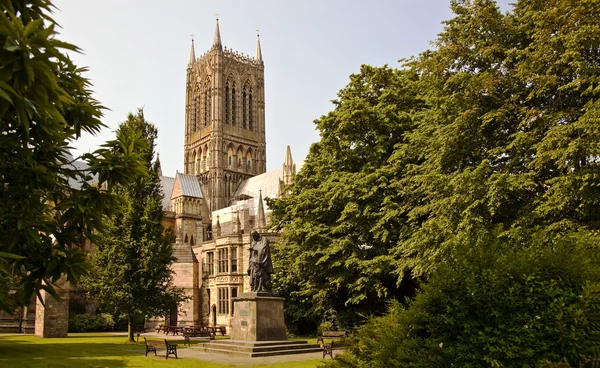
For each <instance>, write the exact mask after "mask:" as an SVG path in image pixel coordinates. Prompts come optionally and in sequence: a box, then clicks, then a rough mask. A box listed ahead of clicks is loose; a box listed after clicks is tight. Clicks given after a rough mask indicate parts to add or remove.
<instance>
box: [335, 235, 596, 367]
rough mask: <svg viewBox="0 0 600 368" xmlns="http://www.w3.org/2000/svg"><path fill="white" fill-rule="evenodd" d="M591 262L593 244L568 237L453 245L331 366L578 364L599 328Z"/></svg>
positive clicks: (364, 328)
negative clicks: (405, 301)
mask: <svg viewBox="0 0 600 368" xmlns="http://www.w3.org/2000/svg"><path fill="white" fill-rule="evenodd" d="M597 264H598V255H597V250H593V249H585V248H583V247H578V246H575V245H572V244H555V245H554V246H533V247H531V248H529V249H520V250H506V249H503V248H502V247H500V246H494V247H492V246H489V247H487V248H486V249H468V250H465V251H463V252H462V253H460V252H455V254H454V257H453V259H452V260H451V261H449V262H447V263H446V264H443V265H440V267H439V269H438V272H437V273H436V274H435V275H434V276H433V277H432V279H431V280H430V282H429V283H428V284H426V285H425V286H424V287H423V288H422V290H421V293H420V294H419V295H418V296H417V297H416V299H415V300H414V301H413V302H412V303H411V305H410V307H409V308H408V309H406V310H405V309H404V308H403V307H402V306H401V305H400V303H398V302H394V303H392V304H391V306H390V309H389V313H388V314H387V315H385V316H382V317H375V318H371V319H370V320H368V322H367V323H366V324H365V325H364V326H362V327H360V328H359V329H358V331H357V333H356V335H355V336H354V339H353V340H351V341H352V342H351V345H350V346H349V347H348V349H347V353H345V354H342V355H339V359H336V361H333V362H331V363H329V365H331V366H334V367H423V368H425V367H426V368H432V367H450V366H455V367H464V368H469V367H473V368H475V367H544V366H545V365H544V362H545V361H549V362H561V361H563V360H566V361H568V362H569V363H570V364H572V365H573V366H578V364H579V359H580V357H581V356H582V355H583V356H585V355H591V354H592V353H593V344H594V339H593V338H591V337H592V336H597V334H598V331H597V328H598V326H597V325H596V320H597V314H598V312H597V309H596V308H592V307H591V305H595V304H596V301H597V298H598V293H596V292H595V290H596V291H597V290H598V285H600V284H599V278H598V272H599V270H598V267H597ZM594 326H596V327H594Z"/></svg>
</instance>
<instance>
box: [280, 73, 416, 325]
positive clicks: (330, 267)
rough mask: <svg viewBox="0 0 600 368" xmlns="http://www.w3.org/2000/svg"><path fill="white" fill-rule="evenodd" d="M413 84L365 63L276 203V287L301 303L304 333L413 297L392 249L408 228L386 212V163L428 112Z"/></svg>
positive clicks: (292, 317) (298, 315) (297, 310)
mask: <svg viewBox="0 0 600 368" xmlns="http://www.w3.org/2000/svg"><path fill="white" fill-rule="evenodd" d="M415 79H416V75H415V74H414V73H411V72H410V71H400V70H397V69H393V68H388V67H387V66H384V67H381V68H376V67H371V66H367V65H363V66H362V67H361V71H360V73H358V74H355V75H352V76H351V77H350V83H349V84H348V86H346V87H345V88H344V89H343V90H341V91H340V92H339V93H338V97H339V98H338V100H336V101H334V104H335V109H334V111H332V112H330V113H329V114H328V115H326V116H323V117H321V119H319V120H317V121H316V122H315V123H316V124H317V127H318V129H319V130H320V132H321V140H320V142H318V143H315V144H313V145H312V147H311V149H310V152H309V154H308V157H307V159H306V163H305V165H304V167H303V168H302V171H301V172H300V173H299V175H298V176H297V177H296V179H295V183H294V184H293V185H292V186H291V188H290V194H289V195H288V196H286V197H284V198H282V199H279V200H275V201H269V206H270V207H271V208H272V209H273V216H272V220H271V221H272V223H273V224H274V226H275V227H276V228H277V229H278V230H283V234H282V237H281V240H280V241H279V242H278V244H276V245H275V246H274V249H273V254H274V257H273V259H274V261H275V262H276V265H275V269H276V274H275V277H274V284H275V286H276V289H277V290H278V292H280V293H282V294H283V295H288V296H289V298H290V299H291V300H292V301H293V302H291V303H288V304H287V305H288V307H287V308H286V313H287V315H286V320H288V321H295V322H297V325H302V326H305V327H306V326H310V325H312V326H314V324H315V323H318V322H320V321H321V319H322V317H323V316H325V320H327V321H329V322H332V323H334V324H338V325H341V326H350V325H353V324H355V323H357V322H358V321H360V319H361V318H362V317H361V315H360V314H361V313H373V312H378V311H384V310H385V302H386V300H388V299H389V298H391V297H402V296H403V295H410V294H411V293H412V290H413V289H414V287H413V285H412V284H411V282H410V281H409V282H407V283H405V284H402V285H399V284H398V283H397V280H396V278H395V277H394V276H393V274H392V271H393V270H394V267H395V266H394V259H393V258H392V257H390V253H389V251H390V249H391V248H392V247H393V246H394V245H395V244H396V242H397V239H398V236H399V235H400V234H399V232H398V230H400V229H401V227H396V226H395V224H392V223H390V222H388V221H387V217H388V214H386V213H384V212H381V211H380V209H381V208H382V207H383V206H384V204H385V198H386V197H387V196H388V195H389V194H388V190H389V184H390V182H389V175H388V174H389V168H388V167H387V162H388V159H389V157H390V155H391V154H392V153H393V152H394V150H395V149H396V148H397V147H399V146H402V145H403V143H404V136H405V134H406V132H408V131H410V130H411V129H413V127H414V122H413V114H414V112H415V111H418V110H419V109H421V108H422V102H421V101H420V99H419V98H418V97H416V96H417V92H418V91H417V90H416V89H415V83H414V80H415ZM315 266H316V267H318V268H319V269H320V270H322V271H321V272H314V269H315ZM307 317H308V318H307ZM307 320H308V321H310V322H311V323H301V322H307ZM304 332H306V331H304Z"/></svg>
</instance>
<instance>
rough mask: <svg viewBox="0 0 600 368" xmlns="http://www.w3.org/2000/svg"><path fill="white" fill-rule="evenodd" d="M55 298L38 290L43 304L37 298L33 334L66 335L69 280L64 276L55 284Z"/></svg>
mask: <svg viewBox="0 0 600 368" xmlns="http://www.w3.org/2000/svg"><path fill="white" fill-rule="evenodd" d="M55 286H56V287H55V288H54V289H55V290H56V293H57V294H58V295H59V296H60V300H56V299H54V298H53V297H52V295H50V294H48V293H47V292H45V291H43V290H42V291H40V293H41V295H42V299H43V300H44V304H45V306H44V305H42V303H41V302H40V301H39V299H38V300H37V305H36V316H35V336H38V337H67V332H68V329H69V282H68V281H67V280H66V277H63V278H61V279H60V280H59V281H58V282H57V283H56V284H55Z"/></svg>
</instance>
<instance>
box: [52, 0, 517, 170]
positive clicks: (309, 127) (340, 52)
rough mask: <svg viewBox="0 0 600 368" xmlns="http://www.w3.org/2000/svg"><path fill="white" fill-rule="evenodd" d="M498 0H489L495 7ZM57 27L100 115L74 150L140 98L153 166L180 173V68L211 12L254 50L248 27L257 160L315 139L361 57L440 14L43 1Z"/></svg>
mask: <svg viewBox="0 0 600 368" xmlns="http://www.w3.org/2000/svg"><path fill="white" fill-rule="evenodd" d="M509 1H510V0H500V1H498V4H499V5H500V6H501V8H502V9H503V11H506V10H508V9H509V8H510V7H509V5H508V2H509ZM54 4H55V5H56V6H57V7H58V10H57V11H56V12H55V14H54V19H55V20H56V21H57V22H58V23H59V24H60V25H61V27H62V30H61V35H60V36H59V38H60V39H61V40H63V41H67V42H70V43H73V44H75V45H77V46H79V47H80V48H81V49H83V51H84V54H77V55H72V58H73V59H74V60H75V62H76V64H77V65H78V66H87V67H88V68H89V69H90V70H89V72H87V73H86V74H85V75H86V77H88V78H89V79H91V81H92V83H93V85H94V87H93V89H94V91H95V98H96V99H98V100H99V101H100V102H101V103H102V104H103V105H104V106H106V107H108V108H109V109H110V111H106V112H105V115H104V118H103V122H104V123H105V124H106V125H107V126H108V128H107V129H104V130H103V131H102V133H100V134H98V135H97V136H95V137H91V136H84V137H82V138H81V139H80V140H79V141H77V143H76V144H75V146H76V147H77V149H79V150H80V152H87V151H91V150H94V149H96V148H97V147H98V146H99V145H100V144H102V143H104V142H105V141H107V140H110V139H113V138H114V130H115V129H116V128H117V126H118V124H119V122H122V121H124V120H125V118H126V116H127V113H128V112H134V111H135V110H136V109H137V108H138V107H143V108H144V112H145V115H146V118H147V120H149V121H151V122H153V123H154V124H155V125H156V126H157V127H158V131H159V132H158V134H159V136H158V145H157V151H158V152H159V153H160V160H161V164H162V168H163V174H164V175H169V176H174V175H175V170H179V172H183V132H184V124H185V119H184V116H185V73H186V67H187V62H188V59H189V53H190V44H191V35H192V34H193V35H194V39H195V49H196V56H199V55H201V54H202V53H203V52H205V51H207V50H208V49H209V48H210V47H211V45H212V40H213V35H214V30H215V18H216V17H215V14H216V13H218V14H219V25H220V30H221V40H222V43H223V45H224V46H226V47H227V48H232V49H233V50H237V51H239V52H241V53H244V54H248V55H250V56H254V54H255V49H256V30H257V29H259V30H260V41H261V45H262V55H263V60H264V64H265V110H266V135H267V137H266V139H267V170H272V169H274V168H277V167H279V166H281V164H282V163H283V160H284V154H285V148H286V146H287V145H290V146H291V149H292V155H293V158H294V160H302V159H304V158H305V156H306V154H307V153H308V150H309V147H310V145H311V144H312V143H314V142H316V141H318V140H319V135H318V132H317V131H316V130H315V125H314V123H313V121H314V120H315V119H318V118H319V117H320V116H322V115H324V114H327V113H328V112H329V111H331V110H332V109H333V105H332V104H331V100H333V99H335V98H336V96H337V92H338V91H339V90H340V89H341V88H343V87H344V86H345V85H346V84H347V83H348V81H349V76H350V74H352V73H357V72H358V71H359V69H360V65H361V64H370V65H375V66H381V65H384V64H388V65H390V66H399V65H400V64H399V63H398V60H399V59H402V58H408V57H410V56H413V55H417V54H419V53H420V52H422V51H424V50H426V49H428V48H431V45H430V44H429V42H430V41H432V40H434V39H435V37H436V35H437V34H438V33H440V32H441V31H442V28H443V25H442V24H441V22H442V21H443V20H446V19H450V18H451V17H452V14H451V12H450V8H449V0H421V1H419V0H385V1H384V0H371V1H356V0H353V1H348V0H346V1H344V0H331V1H329V0H319V1H317V0H303V1H293V2H292V1H283V0H264V1H263V0H255V1H244V0H235V1H233V0H232V1H229V0H221V1H217V0H211V1H200V0H196V1H192V0H171V1H164V0H144V1H142V0H55V2H54Z"/></svg>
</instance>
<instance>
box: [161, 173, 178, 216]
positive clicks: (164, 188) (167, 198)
mask: <svg viewBox="0 0 600 368" xmlns="http://www.w3.org/2000/svg"><path fill="white" fill-rule="evenodd" d="M173 185H175V178H174V177H172V176H162V175H161V176H160V191H161V193H162V196H163V199H162V208H163V211H170V208H171V192H173Z"/></svg>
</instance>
